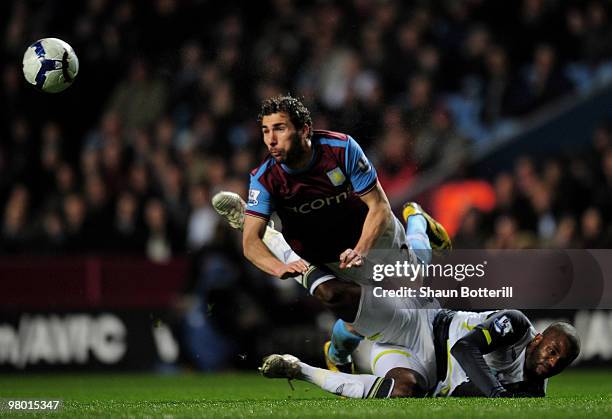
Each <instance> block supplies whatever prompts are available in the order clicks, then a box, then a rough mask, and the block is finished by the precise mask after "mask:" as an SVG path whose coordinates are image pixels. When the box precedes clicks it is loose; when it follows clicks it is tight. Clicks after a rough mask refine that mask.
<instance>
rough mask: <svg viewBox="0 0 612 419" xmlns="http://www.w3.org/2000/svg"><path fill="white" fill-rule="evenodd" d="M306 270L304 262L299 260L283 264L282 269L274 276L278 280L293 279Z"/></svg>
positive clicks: (306, 265) (306, 266)
mask: <svg viewBox="0 0 612 419" xmlns="http://www.w3.org/2000/svg"><path fill="white" fill-rule="evenodd" d="M307 270H308V264H307V263H306V261H305V260H303V259H300V260H297V261H295V262H291V263H286V264H284V265H283V267H282V268H280V269H278V270H277V272H276V276H277V277H279V278H280V279H287V278H294V277H296V276H298V275H301V274H303V273H304V272H306V271H307Z"/></svg>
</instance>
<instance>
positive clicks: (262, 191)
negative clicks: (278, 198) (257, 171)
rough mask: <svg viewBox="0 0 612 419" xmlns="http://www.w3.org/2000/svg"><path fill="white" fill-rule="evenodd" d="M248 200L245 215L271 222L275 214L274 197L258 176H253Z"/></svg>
mask: <svg viewBox="0 0 612 419" xmlns="http://www.w3.org/2000/svg"><path fill="white" fill-rule="evenodd" d="M248 198H249V199H248V201H247V205H246V210H245V213H246V214H247V215H251V216H254V217H259V218H263V219H264V220H269V219H270V216H271V215H272V213H273V212H274V205H273V201H272V195H271V194H270V192H269V191H268V190H267V189H266V188H265V186H264V185H262V184H261V182H260V181H259V178H258V177H257V175H251V182H250V184H249V197H248Z"/></svg>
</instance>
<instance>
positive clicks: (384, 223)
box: [354, 202, 393, 255]
mask: <svg viewBox="0 0 612 419" xmlns="http://www.w3.org/2000/svg"><path fill="white" fill-rule="evenodd" d="M391 217H393V214H392V213H391V208H390V207H389V204H388V203H387V202H380V203H378V204H376V205H375V206H372V207H370V208H369V210H368V215H367V216H366V219H365V221H364V223H363V229H362V230H361V237H360V238H359V242H357V245H356V246H355V249H354V250H355V252H357V253H358V254H360V255H366V254H367V253H368V252H369V251H370V249H371V248H372V247H373V246H374V244H375V243H376V240H378V238H379V237H380V235H381V234H382V233H383V232H384V231H385V230H386V229H387V227H388V224H389V222H390V221H391V220H392V218H391Z"/></svg>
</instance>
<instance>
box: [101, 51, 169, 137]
mask: <svg viewBox="0 0 612 419" xmlns="http://www.w3.org/2000/svg"><path fill="white" fill-rule="evenodd" d="M166 90H167V89H166V86H165V84H164V83H163V82H162V81H161V80H159V79H156V78H155V76H154V75H152V74H151V73H150V67H149V63H147V62H146V61H145V59H144V58H140V57H139V58H134V59H133V60H132V62H131V64H130V71H129V75H128V78H127V80H125V81H123V82H121V83H119V84H118V85H117V87H116V88H115V90H114V91H113V93H112V94H111V97H110V101H109V105H108V109H109V110H111V111H116V112H117V113H119V115H120V116H121V122H122V124H123V126H124V127H125V128H126V129H128V130H129V129H134V128H143V127H147V126H148V125H150V124H151V123H153V122H154V121H155V120H156V118H157V117H158V116H159V115H161V113H162V111H163V107H164V103H165V100H166V94H167V93H166Z"/></svg>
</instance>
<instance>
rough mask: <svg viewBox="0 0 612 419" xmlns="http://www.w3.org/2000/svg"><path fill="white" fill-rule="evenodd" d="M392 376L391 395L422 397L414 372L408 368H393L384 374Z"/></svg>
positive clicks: (422, 393)
mask: <svg viewBox="0 0 612 419" xmlns="http://www.w3.org/2000/svg"><path fill="white" fill-rule="evenodd" d="M385 378H393V380H394V382H395V383H394V385H393V391H392V392H391V397H423V395H424V392H423V391H422V390H421V388H420V387H419V384H418V380H417V376H416V373H415V372H414V371H412V370H409V369H408V368H393V369H392V370H391V371H389V372H388V373H387V375H385Z"/></svg>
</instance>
